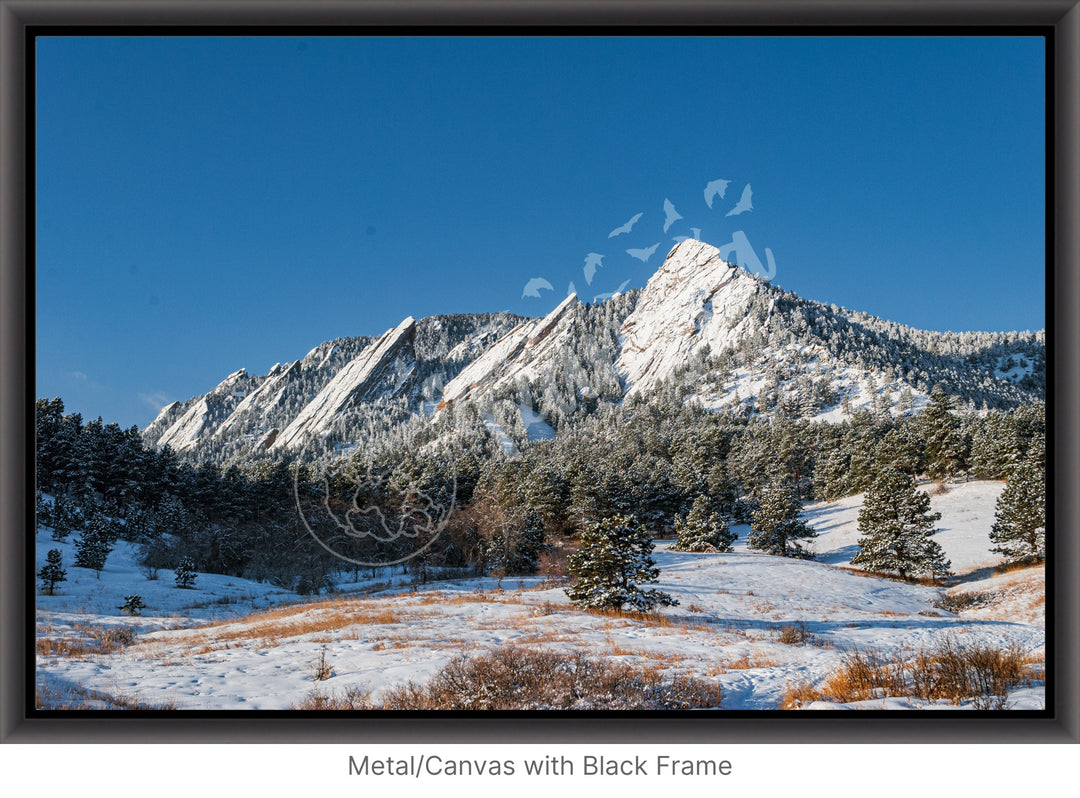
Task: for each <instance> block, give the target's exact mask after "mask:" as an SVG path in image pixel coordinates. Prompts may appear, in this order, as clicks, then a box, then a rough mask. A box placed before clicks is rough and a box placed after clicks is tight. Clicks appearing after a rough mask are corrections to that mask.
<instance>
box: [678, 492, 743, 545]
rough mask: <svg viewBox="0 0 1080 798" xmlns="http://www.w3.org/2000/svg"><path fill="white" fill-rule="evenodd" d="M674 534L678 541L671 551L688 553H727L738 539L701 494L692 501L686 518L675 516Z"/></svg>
mask: <svg viewBox="0 0 1080 798" xmlns="http://www.w3.org/2000/svg"><path fill="white" fill-rule="evenodd" d="M675 534H676V535H678V540H676V541H675V545H674V546H672V547H671V550H672V551H690V552H728V551H731V544H732V543H734V542H735V540H736V538H737V537H738V535H736V534H735V533H734V532H732V531H731V530H730V529H729V528H728V525H727V522H726V521H725V520H724V519H723V518H721V517H720V516H719V514H717V513H716V512H714V511H713V510H712V508H711V505H710V503H709V500H708V499H707V498H706V497H705V496H703V495H701V494H698V497H697V498H696V499H694V504H693V506H692V507H691V508H690V512H689V513H687V515H686V518H683V517H682V516H681V515H676V516H675Z"/></svg>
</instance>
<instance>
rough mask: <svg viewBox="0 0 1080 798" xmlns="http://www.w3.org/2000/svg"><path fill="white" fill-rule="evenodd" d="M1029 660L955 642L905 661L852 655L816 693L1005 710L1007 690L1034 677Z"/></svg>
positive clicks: (1011, 651) (1012, 651) (1016, 652)
mask: <svg viewBox="0 0 1080 798" xmlns="http://www.w3.org/2000/svg"><path fill="white" fill-rule="evenodd" d="M1028 659H1029V657H1027V656H1026V655H1024V654H1023V652H1021V651H1020V649H1019V648H1018V647H1016V646H1010V647H1007V648H995V647H993V646H990V645H983V644H973V645H962V644H961V643H959V642H957V640H956V639H954V638H946V639H945V640H943V641H942V642H941V643H939V644H938V646H937V647H936V648H933V649H922V650H919V651H918V652H916V653H915V655H914V656H913V657H909V658H908V659H904V658H902V657H900V656H899V655H897V656H893V657H884V656H882V655H881V654H879V653H878V652H876V651H854V652H851V653H849V654H848V655H847V656H845V657H844V661H843V664H842V665H841V667H840V668H839V670H837V671H836V672H835V673H834V674H832V675H831V676H830V677H829V678H828V679H826V680H825V681H824V682H823V683H822V684H821V686H820V694H821V696H822V697H824V698H826V699H827V700H831V701H837V702H840V703H845V704H846V703H852V702H855V701H866V700H868V699H872V698H882V697H886V696H906V697H912V698H919V699H922V700H925V701H940V700H946V701H949V702H951V703H953V704H960V703H963V702H964V701H972V702H973V703H974V705H975V707H976V708H977V709H1003V708H1004V706H1005V697H1006V694H1007V692H1008V690H1009V689H1010V688H1011V687H1013V686H1015V685H1018V684H1022V683H1023V682H1024V681H1026V680H1027V679H1028V678H1032V677H1033V676H1035V674H1032V673H1031V672H1030V670H1029V668H1028V667H1027V666H1028V662H1027V661H1028ZM1034 659H1036V660H1037V659H1038V657H1034Z"/></svg>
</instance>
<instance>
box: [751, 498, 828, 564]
mask: <svg viewBox="0 0 1080 798" xmlns="http://www.w3.org/2000/svg"><path fill="white" fill-rule="evenodd" d="M801 511H802V505H800V504H799V500H798V499H797V498H796V493H795V491H794V490H793V489H792V488H790V487H789V486H788V485H787V484H786V483H785V482H782V481H774V482H772V483H770V484H769V485H768V486H767V487H765V488H764V489H762V490H761V492H760V493H759V495H758V509H757V512H755V513H754V520H753V521H752V522H751V525H750V534H749V535H748V536H747V538H746V543H747V545H748V546H749V547H750V548H752V549H756V550H757V551H763V552H765V553H766V554H776V555H779V556H781V557H795V558H798V559H802V560H812V559H814V555H813V553H811V552H809V551H807V550H806V549H805V548H803V546H802V544H801V543H800V542H799V541H801V540H806V539H809V538H814V537H817V532H815V531H814V530H813V528H811V527H810V526H809V525H807V523H806V522H805V521H803V520H802V519H801V518H799V513H800V512H801Z"/></svg>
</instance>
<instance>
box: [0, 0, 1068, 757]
mask: <svg viewBox="0 0 1080 798" xmlns="http://www.w3.org/2000/svg"><path fill="white" fill-rule="evenodd" d="M473 25H482V26H515V27H516V26H528V27H529V28H531V29H533V30H538V31H540V32H543V31H546V30H551V29H554V28H557V27H561V26H567V25H586V26H595V30H596V32H597V33H600V32H604V31H613V30H616V29H621V30H620V32H623V33H630V34H632V33H635V32H641V31H643V30H648V32H650V33H656V32H658V31H659V30H660V29H661V28H663V27H664V26H693V27H694V28H696V29H699V32H706V31H707V30H708V29H713V30H715V29H716V28H717V26H724V27H725V29H727V30H729V31H730V30H732V29H737V30H739V31H740V32H750V31H758V32H762V33H768V32H777V31H787V30H794V29H799V30H803V31H812V32H814V33H816V34H822V35H825V34H828V35H847V34H852V33H868V32H873V31H878V32H883V31H885V30H898V29H899V30H914V29H919V30H922V31H924V32H928V33H930V34H934V33H947V32H950V31H957V32H965V33H966V32H974V31H978V30H979V29H985V30H987V31H991V30H992V31H998V32H1002V33H1007V32H1023V31H1031V32H1035V31H1043V32H1045V33H1046V35H1047V36H1048V43H1050V44H1051V45H1052V46H1051V47H1050V48H1049V52H1050V53H1052V59H1053V61H1052V64H1051V69H1050V70H1049V71H1050V72H1051V75H1048V77H1049V78H1052V84H1051V85H1052V87H1053V97H1052V99H1053V109H1054V114H1053V117H1052V120H1053V124H1052V125H1051V126H1050V129H1049V130H1048V133H1047V152H1048V154H1050V153H1052V154H1053V161H1052V163H1053V164H1054V168H1053V172H1052V173H1051V174H1049V175H1048V178H1049V180H1048V185H1047V193H1048V196H1047V207H1048V209H1052V214H1051V218H1050V219H1049V224H1048V241H1047V245H1048V246H1047V252H1048V262H1049V264H1052V271H1051V273H1049V274H1048V282H1047V297H1048V307H1047V312H1048V316H1047V329H1048V335H1047V339H1048V350H1049V352H1048V357H1049V362H1050V363H1051V371H1050V374H1051V375H1052V380H1051V385H1050V387H1049V388H1048V396H1047V403H1048V409H1049V411H1050V419H1051V425H1052V426H1051V430H1052V433H1051V436H1052V437H1051V442H1052V446H1051V448H1050V451H1051V457H1052V459H1051V467H1050V474H1051V489H1052V494H1051V495H1052V499H1051V507H1052V508H1053V515H1052V525H1053V529H1054V530H1055V532H1059V531H1060V530H1063V529H1072V528H1075V527H1076V525H1077V522H1078V521H1080V512H1078V504H1077V496H1076V491H1075V490H1070V488H1072V486H1074V485H1076V484H1078V477H1080V469H1078V457H1080V455H1078V452H1080V446H1078V444H1080V440H1078V436H1077V422H1076V413H1075V410H1074V409H1075V408H1077V407H1080V402H1078V401H1077V400H1078V398H1080V397H1078V392H1077V356H1076V353H1075V350H1074V348H1073V347H1074V346H1075V345H1076V343H1077V340H1078V339H1077V325H1078V321H1077V314H1076V313H1075V311H1074V309H1075V308H1077V307H1080V292H1078V278H1077V270H1078V268H1080V233H1078V230H1077V227H1078V225H1077V224H1076V220H1078V219H1080V0H1026V1H1025V0H1015V2H1001V1H1000V0H996V1H992V0H971V1H967V0H944V1H943V2H925V1H923V0H906V1H904V0H899V1H897V2H876V1H875V0H840V1H836V2H826V1H825V0H759V1H758V2H754V3H746V2H739V1H738V0H677V2H666V3H660V2H654V1H653V0H637V1H634V0H631V1H630V2H610V1H609V0H592V1H591V2H577V1H575V0H548V2H536V1H534V2H499V0H458V1H457V2H443V1H442V0H420V2H413V3H408V4H402V3H395V2H393V1H392V0H374V1H372V2H362V0H356V2H348V0H344V1H342V0H338V1H337V2H330V1H328V0H326V1H324V0H308V1H307V2H292V3H281V2H271V0H262V1H260V0H255V1H254V2H251V1H249V2H237V1H236V0H222V1H221V2H216V3H213V4H206V3H185V2H182V1H180V0H83V2H79V3H70V2H62V1H57V2H53V0H0V120H2V121H0V329H2V339H0V347H2V354H0V363H2V369H3V372H2V375H0V552H3V554H4V556H2V557H0V740H3V741H4V742H47V743H60V742H90V741H95V742H100V741H106V742H113V743H128V742H140V743H145V742H148V741H154V742H256V743H271V742H275V743H276V742H295V741H298V740H299V739H301V736H302V739H303V740H304V741H305V742H318V741H326V742H340V741H341V740H342V735H343V734H345V735H347V738H348V740H349V741H350V742H358V741H371V742H380V743H393V742H410V743H416V742H454V743H492V742H525V743H527V742H551V741H558V742H564V743H580V742H589V743H598V742H606V743H618V742H635V743H648V742H659V741H664V742H667V743H678V742H687V743H701V742H720V741H732V742H740V743H790V742H809V741H813V742H837V743H843V742H921V743H941V742H948V743H972V742H981V743H997V742H1011V743H1018V742H1019V743H1028V742H1030V743H1048V742H1077V741H1080V702H1078V687H1080V672H1078V670H1077V664H1078V662H1080V635H1078V629H1080V624H1078V614H1080V595H1078V587H1077V580H1076V579H1075V578H1074V575H1075V574H1076V573H1077V572H1078V571H1080V568H1078V566H1080V558H1078V548H1080V546H1078V541H1077V536H1075V535H1066V534H1054V535H1053V536H1052V537H1053V540H1054V552H1053V558H1052V560H1048V563H1047V568H1048V572H1047V585H1048V590H1052V591H1053V594H1054V608H1055V610H1054V612H1053V614H1052V616H1051V617H1050V618H1048V630H1047V631H1048V640H1050V641H1053V645H1052V648H1050V649H1049V650H1048V651H1049V652H1052V656H1049V657H1048V666H1049V668H1050V669H1051V671H1052V673H1053V674H1054V677H1055V678H1054V685H1055V687H1054V690H1053V692H1052V694H1050V695H1052V705H1051V706H1050V707H1048V709H1049V710H1050V712H1049V713H1047V714H1048V715H1050V716H1049V717H1037V718H1031V717H1022V718H1020V717H1010V716H1009V714H1008V713H1002V715H1003V716H1001V715H999V716H994V717H987V716H985V715H980V714H979V713H972V715H973V716H972V717H971V718H956V717H954V716H950V717H947V718H942V717H933V718H932V719H927V718H926V717H925V716H920V717H911V718H904V719H903V720H895V719H894V716H892V715H890V717H889V718H888V719H881V718H875V717H870V716H860V717H852V715H851V713H832V715H833V716H830V717H822V716H821V715H819V714H815V713H786V714H784V715H783V716H782V717H777V715H776V714H774V713H766V714H767V715H768V716H767V717H761V718H760V719H759V718H754V719H752V720H747V719H746V718H745V717H740V718H738V719H732V718H726V717H725V716H724V713H711V714H710V715H709V717H707V718H704V717H703V718H693V719H686V718H681V717H680V718H671V719H668V718H665V717H655V716H650V717H648V718H641V717H630V718H622V717H612V716H610V715H604V716H599V717H581V716H574V717H565V716H552V717H543V716H537V715H530V716H529V717H527V718H522V717H491V718H486V717H475V716H470V717H469V718H468V719H467V720H466V719H463V718H461V717H458V716H455V715H453V714H452V713H451V714H448V715H446V716H445V717H444V716H439V717H436V718H432V717H430V716H412V715H408V714H402V715H400V716H394V717H385V716H379V717H367V718H355V717H332V718H329V717H321V716H320V717H315V716H307V715H304V714H303V713H292V714H291V715H289V716H286V715H287V714H289V713H280V714H275V713H271V717H267V718H266V719H265V721H264V720H263V718H262V714H263V713H260V719H259V720H260V722H259V723H257V724H253V723H251V719H250V713H247V715H248V716H247V717H246V718H243V717H237V716H236V714H234V713H226V716H219V715H218V713H213V714H214V715H215V718H214V721H213V724H212V725H210V724H207V723H206V721H205V719H202V718H192V717H188V716H187V713H174V717H165V716H156V715H155V716H141V715H134V714H131V713H121V714H107V715H106V714H105V713H97V714H93V715H91V716H80V717H77V718H75V717H64V716H62V715H63V713H58V714H59V715H61V716H59V717H50V718H43V717H41V716H40V714H38V715H36V716H35V715H33V713H30V712H28V710H27V707H28V696H27V694H26V693H27V685H28V684H29V683H30V682H29V678H28V671H27V669H28V668H31V667H32V652H33V649H34V645H33V644H34V640H33V629H32V628H30V629H27V623H26V619H27V617H28V614H27V613H28V610H29V609H31V608H32V606H33V596H34V593H33V591H34V585H33V584H32V580H30V581H31V584H30V585H29V586H27V584H26V582H27V578H26V574H27V568H26V566H25V563H26V556H27V543H28V541H29V540H31V539H32V537H30V536H28V534H27V519H28V518H29V517H30V516H29V512H32V509H33V508H32V502H29V501H28V499H29V498H32V480H33V454H32V430H33V426H32V417H31V415H32V412H33V400H34V396H33V384H34V363H33V335H34V327H33V318H32V305H31V301H32V297H33V274H32V272H31V270H30V268H29V265H28V264H32V263H33V250H32V246H33V240H32V235H31V231H30V230H29V229H28V226H27V202H28V200H27V198H28V195H29V194H28V191H29V190H30V189H31V187H32V179H33V165H32V163H29V162H28V161H27V158H26V153H27V144H28V142H27V126H26V122H27V113H28V107H29V101H30V99H31V96H32V95H31V94H30V92H31V91H32V85H33V83H32V80H33V75H32V70H31V69H30V68H29V66H28V62H27V52H28V43H29V42H30V41H31V39H32V37H33V36H35V35H38V34H40V33H44V32H46V31H52V32H57V31H66V32H74V31H77V30H79V29H86V30H89V26H94V28H95V29H96V30H105V29H111V31H112V32H116V31H117V30H118V29H123V30H124V32H126V33H133V34H138V33H140V32H151V31H154V32H157V33H161V32H169V31H172V32H180V31H189V30H191V29H193V28H195V27H198V28H203V27H204V26H208V27H215V28H216V27H222V26H225V27H228V28H230V29H231V32H237V33H241V32H257V31H258V30H260V29H263V28H265V27H274V28H277V29H278V30H279V31H280V32H288V31H291V30H296V26H301V27H313V28H321V27H323V26H352V27H355V26H359V27H360V28H364V29H367V30H388V29H389V26H393V27H394V28H395V29H396V28H397V26H409V27H416V26H424V27H429V26H448V27H447V31H448V32H458V31H462V32H463V31H464V27H465V26H473ZM513 29H514V28H508V29H506V30H513ZM502 31H503V29H502V28H500V32H502ZM275 32H277V31H275ZM28 503H29V504H30V507H29V508H28ZM800 714H801V715H802V716H801V717H798V716H799V715H800ZM870 714H873V713H868V715H870ZM835 715H842V717H835Z"/></svg>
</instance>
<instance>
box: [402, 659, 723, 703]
mask: <svg viewBox="0 0 1080 798" xmlns="http://www.w3.org/2000/svg"><path fill="white" fill-rule="evenodd" d="M719 706H720V687H719V686H718V685H715V684H711V683H708V682H705V681H703V680H700V679H692V678H686V677H675V678H672V679H670V680H667V681H664V680H663V679H662V677H661V676H660V675H659V673H657V672H656V671H655V670H647V669H640V668H635V667H633V666H631V665H628V664H626V663H608V662H604V661H602V660H595V659H590V658H588V657H586V656H585V655H584V654H581V653H577V654H574V655H566V654H562V653H557V652H545V651H530V650H528V649H522V648H516V647H514V646H509V647H505V648H501V649H497V650H495V651H492V652H490V653H488V654H485V655H482V656H478V657H471V658H470V657H467V656H462V657H458V658H457V659H455V660H453V661H451V662H450V663H449V664H447V665H446V666H445V667H444V668H443V669H442V670H441V671H439V673H437V674H436V675H435V677H434V678H433V679H432V680H431V681H430V682H428V683H427V684H426V685H417V684H415V683H410V684H407V685H405V686H403V687H397V688H394V689H392V690H390V691H388V692H387V693H386V694H385V695H384V697H383V701H382V708H384V709H409V710H415V709H421V710H441V709H455V710H489V709H494V710H510V709H588V710H592V709H656V710H663V709H698V708H706V707H719Z"/></svg>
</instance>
